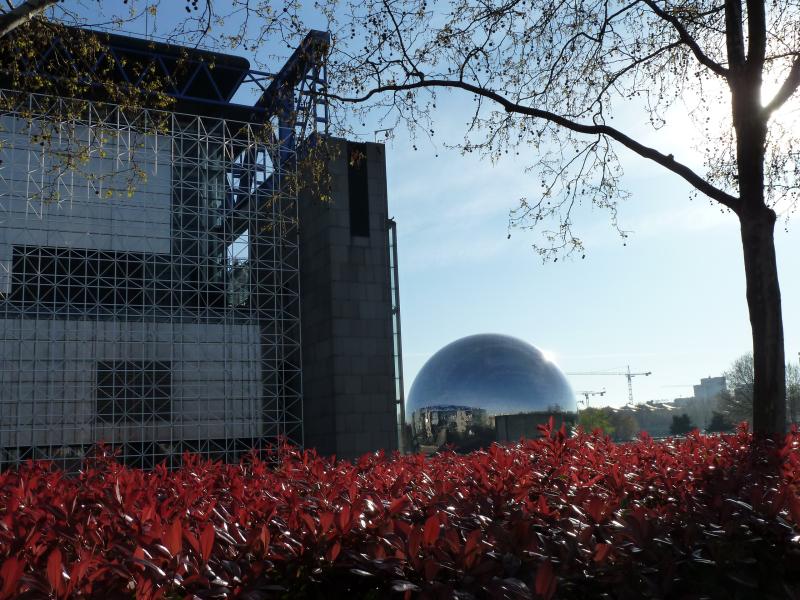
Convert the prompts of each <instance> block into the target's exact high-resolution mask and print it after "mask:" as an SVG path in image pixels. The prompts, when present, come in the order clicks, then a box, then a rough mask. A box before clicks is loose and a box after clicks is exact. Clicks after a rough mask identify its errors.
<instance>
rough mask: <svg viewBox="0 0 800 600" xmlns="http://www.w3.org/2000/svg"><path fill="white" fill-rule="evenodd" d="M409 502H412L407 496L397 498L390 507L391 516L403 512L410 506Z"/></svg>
mask: <svg viewBox="0 0 800 600" xmlns="http://www.w3.org/2000/svg"><path fill="white" fill-rule="evenodd" d="M409 502H411V501H410V500H409V499H408V496H405V495H403V496H400V497H399V498H395V499H394V500H392V503H391V504H390V505H389V514H390V515H393V514H395V513H398V512H400V511H402V510H403V509H404V508H405V507H406V506H408V504H409Z"/></svg>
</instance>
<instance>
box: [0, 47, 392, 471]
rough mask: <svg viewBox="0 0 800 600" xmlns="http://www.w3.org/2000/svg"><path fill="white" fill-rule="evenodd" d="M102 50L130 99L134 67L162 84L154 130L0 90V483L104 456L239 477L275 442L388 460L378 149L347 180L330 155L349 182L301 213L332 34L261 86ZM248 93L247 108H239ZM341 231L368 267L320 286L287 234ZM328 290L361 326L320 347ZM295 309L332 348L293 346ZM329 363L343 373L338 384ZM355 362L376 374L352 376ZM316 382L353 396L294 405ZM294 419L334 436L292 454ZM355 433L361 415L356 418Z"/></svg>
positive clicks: (164, 54)
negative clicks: (154, 73)
mask: <svg viewBox="0 0 800 600" xmlns="http://www.w3.org/2000/svg"><path fill="white" fill-rule="evenodd" d="M102 35H103V38H104V43H105V44H106V46H107V50H106V54H105V57H104V60H107V61H111V62H112V63H113V64H115V65H116V73H117V74H116V75H115V76H116V77H118V78H119V79H120V81H122V82H125V83H127V84H130V83H133V84H135V83H136V81H135V77H136V73H139V72H141V70H142V69H141V67H142V65H152V66H153V68H154V69H161V70H162V71H163V73H164V76H165V81H168V82H169V86H170V87H169V88H168V90H167V92H168V93H169V95H170V96H171V97H172V98H173V100H174V102H173V103H172V104H171V106H170V108H169V110H168V111H164V110H156V109H151V108H147V107H142V108H137V109H131V108H123V107H120V106H115V105H113V104H108V103H105V102H103V101H102V95H101V94H98V95H95V94H93V93H90V94H86V95H85V96H86V97H81V98H77V99H76V98H64V97H52V96H37V95H33V94H25V93H20V92H18V91H14V90H9V89H6V90H2V91H0V94H1V96H0V99H1V100H2V102H0V106H2V114H0V462H2V464H3V465H4V466H5V465H8V464H14V463H18V462H19V461H22V460H26V459H29V458H52V459H56V460H60V461H63V462H64V463H65V464H67V465H69V466H71V467H74V466H76V465H78V464H79V463H80V460H81V459H82V458H83V457H84V456H85V455H86V453H87V452H89V451H91V449H92V448H93V447H94V446H95V445H96V444H97V443H98V442H100V441H103V442H105V443H106V444H108V445H109V446H111V447H112V448H113V449H114V450H116V451H117V452H119V454H120V456H121V458H122V459H123V460H124V461H125V462H127V463H128V464H131V465H134V466H140V467H145V468H147V467H151V466H153V465H154V464H156V463H158V462H160V461H162V460H166V461H167V463H168V464H170V465H173V464H176V463H177V462H178V461H179V460H180V456H181V454H182V453H183V452H186V451H188V452H195V453H201V454H203V455H206V456H209V457H213V458H219V459H224V460H236V459H237V458H239V457H240V456H242V455H243V454H244V453H246V452H248V451H250V450H253V449H255V450H258V449H261V448H263V447H265V446H267V445H270V444H273V443H275V442H276V441H277V440H278V439H280V438H285V439H287V440H288V441H290V442H292V443H295V444H303V443H304V442H305V443H307V444H309V445H319V446H321V449H322V450H323V451H331V452H337V453H339V454H340V455H355V454H358V453H360V452H365V451H368V450H374V449H377V448H379V447H386V448H389V449H392V448H394V447H396V445H397V430H398V428H397V423H398V417H397V416H396V414H397V413H396V410H397V408H396V407H397V406H398V401H399V400H400V399H399V398H398V397H397V394H396V392H395V390H396V381H397V380H398V379H400V380H401V378H402V374H401V373H400V372H399V370H398V369H397V368H395V365H396V364H398V362H397V361H396V359H395V355H396V354H397V351H396V347H395V340H397V342H398V343H399V329H398V327H393V324H394V323H398V324H399V320H398V319H395V318H394V312H393V306H392V293H391V292H392V289H393V288H392V286H391V282H396V281H397V273H396V267H397V264H396V255H394V259H393V262H392V263H391V265H390V246H389V234H388V230H387V227H388V224H387V223H388V221H387V215H386V193H385V174H383V173H384V171H383V169H384V164H383V161H384V158H383V154H382V147H381V148H380V149H381V153H380V155H377V154H376V153H375V149H374V148H371V149H370V151H369V152H367V153H366V155H368V156H369V160H367V158H366V155H365V159H364V161H363V162H359V161H353V160H350V161H349V162H348V161H347V154H346V153H347V151H348V150H349V148H350V147H349V145H347V144H345V143H344V142H338V141H335V140H334V141H333V143H332V147H338V148H340V149H342V154H344V161H343V160H342V159H341V158H340V159H339V163H342V164H343V165H344V167H343V168H344V169H346V170H347V169H349V170H350V171H353V172H355V178H356V179H355V180H353V179H352V177H353V175H352V173H351V174H350V175H351V176H350V179H349V180H348V178H347V177H344V178H342V177H339V178H338V179H337V178H336V177H334V178H333V184H332V185H333V188H332V189H333V194H332V196H333V201H332V202H331V203H330V204H329V205H323V204H322V203H321V202H319V201H318V200H317V199H316V198H313V197H311V196H309V194H307V193H306V194H305V195H304V196H302V195H301V196H299V195H298V185H297V184H298V181H302V180H303V178H304V177H305V174H304V173H302V172H299V173H298V164H299V163H300V162H301V161H299V160H298V157H300V156H302V155H303V153H304V152H305V148H306V147H305V146H304V143H305V142H304V140H309V139H311V138H312V137H313V134H315V133H316V134H319V135H324V134H325V133H326V125H327V109H326V106H325V104H324V102H322V100H321V97H320V95H319V92H320V91H321V90H322V89H324V86H325V76H324V75H325V74H324V67H323V60H322V57H323V56H324V53H325V51H326V49H327V43H328V37H327V34H325V33H323V32H311V33H309V35H308V36H307V37H306V39H305V40H304V41H303V42H302V44H301V45H300V46H299V47H298V49H297V51H296V52H295V54H294V55H293V56H292V57H291V58H290V60H289V61H288V62H287V63H286V65H285V66H284V67H283V68H282V69H281V70H280V71H279V72H278V73H276V74H270V73H263V72H258V71H253V70H251V69H250V68H249V64H248V62H247V61H246V60H244V59H241V58H238V57H232V56H227V55H223V54H218V53H211V52H206V51H199V50H194V49H192V50H187V49H183V48H177V47H175V46H170V45H168V44H161V43H154V42H150V41H148V42H146V43H145V42H143V41H142V40H138V39H133V38H126V37H121V36H110V35H106V34H102ZM59 43H61V42H60V41H59V40H54V41H53V48H52V49H49V50H48V51H53V52H58V51H59V48H58V45H59ZM44 56H46V53H45V54H44ZM178 56H180V57H182V58H181V59H180V60H178V59H177V58H176V57H178ZM43 64H44V63H43ZM178 65H179V67H178ZM33 67H36V65H34V66H33ZM41 68H45V67H41ZM246 87H249V88H250V89H256V90H258V92H259V95H258V97H257V100H256V101H255V103H252V104H245V103H240V102H239V101H238V99H239V98H240V97H242V96H243V95H244V94H243V89H244V88H246ZM98 98H100V99H98ZM54 115H55V117H54ZM65 116H66V117H65ZM369 146H371V147H372V146H377V145H374V144H370V145H369ZM329 160H330V161H331V164H330V165H328V167H329V168H334V169H335V165H334V163H335V162H336V160H335V159H333V158H331V159H329ZM337 164H338V163H337ZM381 177H382V178H381ZM359 178H361V179H359ZM362 179H363V182H362V181H361V180H362ZM353 181H355V183H353ZM362 184H363V185H362ZM359 185H361V188H359V187H358V186H359ZM362 188H363V189H362ZM354 198H355V199H354ZM303 202H305V203H306V206H301V204H302V203H303ZM370 209H371V210H370ZM337 211H338V212H343V213H344V214H350V216H351V219H350V221H351V222H353V220H352V216H353V215H355V217H356V221H355V223H356V226H357V227H358V228H360V229H357V230H353V231H348V235H342V236H340V239H338V238H337V239H338V242H337V243H338V244H339V246H344V247H346V248H350V246H353V245H355V246H356V247H358V248H361V249H362V252H361V254H360V255H357V254H358V253H354V254H356V255H354V256H352V257H351V256H349V255H347V256H340V257H339V260H340V262H342V263H343V264H345V265H348V266H349V268H350V270H351V271H352V272H353V274H354V277H350V278H347V277H341V276H340V275H341V273H339V272H336V273H335V272H334V271H336V269H333V268H332V267H331V265H332V264H333V263H331V262H330V261H327V262H325V264H326V265H327V267H326V268H322V269H320V268H318V267H317V266H315V265H316V263H318V262H319V261H321V260H323V259H324V254H325V253H326V252H329V251H330V249H331V247H332V246H331V240H330V239H329V238H324V237H320V236H319V235H315V236H307V238H308V240H307V241H306V239H305V238H304V236H303V233H302V230H303V221H302V219H299V215H300V213H301V212H302V213H304V218H306V219H308V220H309V222H312V221H313V222H319V221H320V219H321V218H329V216H330V215H331V214H338V213H337ZM364 215H366V221H365V220H364V218H363V217H364ZM370 215H371V217H370ZM359 218H360V219H361V220H360V221H359ZM334 225H335V224H331V226H330V229H331V232H334V231H335V230H336V227H335V226H334ZM365 234H366V235H365ZM364 239H366V240H367V241H366V242H365V241H364ZM370 239H371V241H370ZM367 262H369V265H367ZM367 267H368V268H369V269H371V270H370V273H371V276H370V277H369V278H364V277H360V276H359V273H360V270H363V269H364V268H367ZM304 269H305V270H306V271H307V272H308V273H309V274H311V275H310V276H306V280H305V281H304V284H305V285H307V286H308V288H309V290H313V291H314V294H315V297H314V298H313V300H312V299H308V298H307V294H306V296H304V293H303V285H301V272H302V271H303V270H304ZM392 269H394V272H393V273H392V272H390V271H391V270H392ZM337 282H340V283H342V284H343V285H344V288H342V290H340V292H341V291H343V292H344V293H345V295H346V296H347V297H350V296H352V297H353V299H354V302H355V304H354V305H353V307H352V308H351V313H352V314H350V316H349V318H350V319H351V320H353V321H354V322H363V323H366V325H364V326H363V327H352V326H351V327H349V328H348V327H343V328H342V327H340V328H338V329H337V331H336V332H333V329H334V327H333V324H334V322H335V321H336V316H337V315H336V314H335V311H334V310H332V307H333V304H334V302H335V300H336V297H337V296H336V294H328V296H327V297H328V301H327V302H324V301H323V299H322V298H321V297H320V296H321V295H322V294H323V292H324V291H325V290H330V289H334V288H335V287H336V285H337ZM339 287H342V286H339ZM373 288H374V289H375V290H378V292H373V291H371V290H373ZM337 289H338V288H337ZM381 290H383V292H381ZM384 292H385V293H384ZM367 309H369V310H367ZM307 310H308V311H311V312H312V313H313V312H314V311H316V312H318V313H320V314H322V315H323V318H327V319H328V325H329V326H330V329H331V331H332V333H331V336H328V338H325V339H323V338H322V337H320V336H319V335H316V338H315V339H312V340H311V342H310V343H308V344H305V345H304V344H303V335H304V330H303V325H302V318H301V315H304V314H305V313H306V312H307ZM312 318H313V314H312ZM310 337H312V338H313V337H314V335H311V336H310ZM345 342H347V344H349V346H348V348H349V352H350V355H348V356H349V357H350V358H351V359H352V360H349V361H344V362H341V363H340V364H338V366H337V367H336V369H333V371H332V370H331V369H332V367H331V362H332V361H333V358H334V354H335V352H336V349H337V348H339V347H341V346H342V344H344V343H345ZM367 342H369V343H367ZM347 344H345V345H347ZM398 347H399V346H398ZM362 355H366V356H368V357H371V358H378V359H381V360H377V361H376V362H374V363H373V367H374V368H373V369H372V370H371V371H370V372H369V373H361V372H359V371H358V370H357V364H356V363H357V362H358V361H359V358H361V357H362ZM304 361H305V362H306V364H305V365H304ZM328 375H330V378H331V381H332V378H333V377H334V376H335V377H336V378H338V380H341V381H344V380H348V378H349V379H350V380H353V381H357V382H359V385H348V386H347V390H345V387H344V386H339V387H335V386H333V385H331V387H330V390H328V391H327V392H326V393H327V395H322V394H320V393H317V394H316V395H314V394H312V395H311V396H310V397H309V396H308V395H306V397H305V398H304V392H303V381H304V378H306V379H308V378H311V379H314V380H316V381H320V380H325V378H326V377H328ZM367 377H373V378H374V379H375V380H374V381H373V384H374V385H372V387H371V388H370V390H371V391H369V392H367V391H366V388H367V387H368V386H365V385H361V384H360V382H361V381H362V380H365V378H367ZM348 390H349V391H350V392H351V393H350V394H349V396H348V398H349V401H350V403H349V404H348V405H347V406H346V407H344V401H343V399H344V396H345V395H346V392H347V391H348ZM304 403H305V404H306V405H307V406H308V407H309V411H308V412H309V414H310V415H312V416H311V417H310V418H312V419H313V418H318V419H324V422H323V423H311V429H312V430H314V431H317V432H324V431H325V428H326V426H327V427H328V428H332V429H333V434H332V436H328V438H326V439H325V440H322V441H320V440H321V439H322V438H321V437H320V435H319V434H318V435H317V436H316V437H314V436H313V435H312V438H311V439H306V436H304V429H307V428H308V425H309V423H308V422H307V421H308V417H304ZM322 405H326V406H327V409H326V410H323V408H322ZM365 413H370V414H373V413H374V415H376V416H375V418H370V419H366V418H362V419H361V421H357V420H353V419H350V416H351V415H352V414H361V415H362V416H363V414H365ZM337 419H338V420H337ZM347 419H350V420H349V421H348V420H347ZM339 421H341V422H342V423H344V422H345V421H347V423H348V426H347V427H344V426H341V427H338V429H337V423H338V422H339ZM367 427H369V428H371V429H370V431H369V435H367V436H363V435H362V436H361V437H358V436H359V435H361V434H362V433H364V432H362V431H361V430H362V429H365V428H367ZM354 439H358V442H357V443H355V442H352V440H354ZM343 440H350V442H349V443H347V444H345V443H344V441H343ZM343 444H344V445H343Z"/></svg>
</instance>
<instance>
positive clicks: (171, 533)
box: [163, 519, 183, 556]
mask: <svg viewBox="0 0 800 600" xmlns="http://www.w3.org/2000/svg"><path fill="white" fill-rule="evenodd" d="M182 537H183V525H181V520H180V519H175V520H174V521H173V522H172V524H171V525H170V526H169V527H168V528H167V531H166V533H165V535H164V540H163V541H164V545H165V546H166V547H167V550H169V551H170V553H171V554H172V555H173V556H175V555H176V554H177V553H178V552H180V551H181V547H182V544H181V541H182Z"/></svg>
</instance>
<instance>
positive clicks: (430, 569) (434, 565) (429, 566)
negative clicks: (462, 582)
mask: <svg viewBox="0 0 800 600" xmlns="http://www.w3.org/2000/svg"><path fill="white" fill-rule="evenodd" d="M440 568H441V565H440V564H439V562H438V561H436V560H434V559H433V558H429V559H428V560H426V561H425V569H424V570H425V579H427V580H428V581H431V580H432V579H433V578H434V577H436V574H437V573H439V569H440Z"/></svg>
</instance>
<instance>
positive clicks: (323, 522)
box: [319, 511, 333, 534]
mask: <svg viewBox="0 0 800 600" xmlns="http://www.w3.org/2000/svg"><path fill="white" fill-rule="evenodd" d="M331 525H333V513H331V512H328V511H325V512H321V513H319V527H320V533H321V534H324V533H326V532H327V531H328V529H330V528H331Z"/></svg>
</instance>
